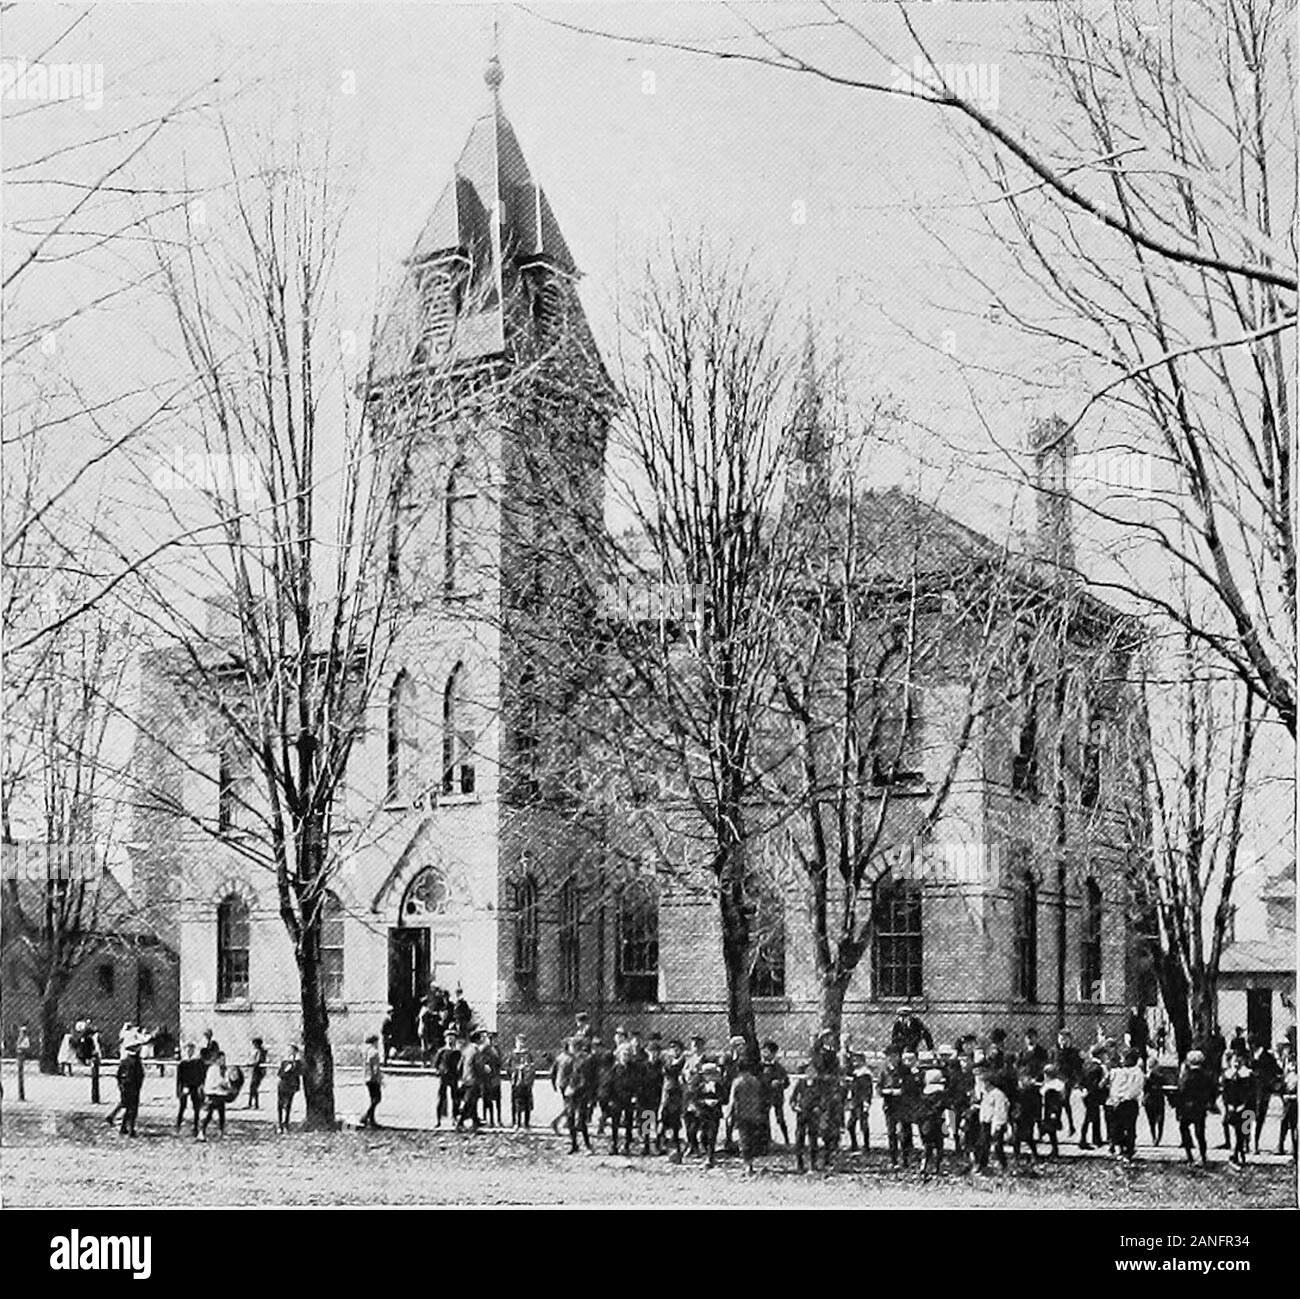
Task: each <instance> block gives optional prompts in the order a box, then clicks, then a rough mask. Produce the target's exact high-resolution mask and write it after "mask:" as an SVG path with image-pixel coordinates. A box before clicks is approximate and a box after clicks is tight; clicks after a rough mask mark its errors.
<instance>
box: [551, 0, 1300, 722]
mask: <svg viewBox="0 0 1300 1299" xmlns="http://www.w3.org/2000/svg"><path fill="white" fill-rule="evenodd" d="M726 12H727V14H728V15H729V16H730V18H731V19H732V21H733V24H734V29H733V30H731V31H728V32H726V33H725V34H723V35H721V36H719V37H717V38H715V39H706V38H697V39H687V38H682V39H672V38H663V37H637V36H624V35H617V34H614V33H610V32H607V31H598V30H595V29H593V28H590V27H584V26H582V25H580V24H576V23H573V22H571V21H568V20H565V19H558V18H555V17H554V16H546V15H541V14H538V15H536V16H537V17H538V18H539V19H541V20H542V21H546V22H550V23H553V24H555V25H558V26H562V27H565V28H569V29H572V30H578V31H581V32H584V33H586V34H589V35H593V36H598V37H601V38H604V39H613V40H620V41H630V42H632V43H634V44H642V45H648V46H655V47H660V48H667V49H674V50H680V51H684V52H688V53H693V54H697V55H700V56H703V57H709V58H719V59H726V60H727V61H729V62H732V63H741V64H751V65H754V66H756V67H760V68H765V69H771V70H775V71H780V72H783V73H786V74H789V75H790V76H792V77H803V78H813V79H816V80H819V81H823V82H826V83H829V84H833V85H837V86H841V87H845V88H849V89H854V90H860V91H862V92H864V93H867V94H880V95H890V96H896V97H899V96H901V97H906V98H911V99H915V100H919V101H923V102H926V103H931V104H933V105H935V107H936V109H938V110H941V111H943V112H945V113H949V114H952V115H953V118H954V120H955V121H958V122H960V123H962V124H964V125H965V126H967V127H969V128H970V135H969V139H970V140H971V142H972V147H973V148H974V149H975V150H976V152H977V156H979V157H980V158H981V159H982V160H983V162H984V165H985V166H986V168H987V171H988V173H989V175H990V176H991V177H992V179H993V180H994V187H993V189H992V190H991V194H990V197H991V202H990V203H989V204H988V205H987V206H988V210H989V217H988V219H989V221H990V223H991V224H993V225H995V227H997V228H998V229H1000V230H1001V231H1002V232H1003V235H1004V238H1005V242H1006V246H1007V248H1008V251H1009V252H1010V254H1011V256H1012V257H1013V259H1014V261H1015V263H1016V265H1017V266H1018V268H1019V270H1020V271H1021V272H1022V273H1023V275H1024V277H1025V278H1026V279H1027V280H1028V282H1029V283H1031V284H1033V285H1035V286H1037V287H1038V288H1039V289H1040V290H1041V291H1042V293H1043V295H1044V296H1045V299H1046V301H1047V303H1048V304H1049V305H1050V310H1047V311H1044V312H1043V313H1041V314H1040V315H1039V316H1037V317H1031V316H1030V314H1029V313H1027V312H1026V311H1025V310H1024V309H1023V308H1018V307H1017V304H1016V302H1015V300H1014V295H1013V294H1011V293H1010V292H1009V291H1005V290H1000V289H999V286H996V285H994V286H989V285H988V284H986V283H983V281H982V279H981V275H980V272H979V270H978V269H972V274H973V276H974V277H975V279H976V280H977V281H978V282H981V284H982V288H983V291H984V292H985V293H986V294H987V295H989V296H991V297H992V298H993V299H994V300H995V301H996V302H997V303H998V305H999V307H1000V309H1001V310H1003V311H1004V312H1006V313H1007V315H1008V317H1009V319H1011V320H1012V321H1013V322H1014V323H1017V324H1019V325H1021V326H1022V327H1025V328H1027V329H1030V330H1031V331H1032V332H1033V333H1034V334H1035V335H1037V336H1039V337H1044V338H1047V339H1048V340H1050V341H1052V342H1054V343H1057V344H1060V345H1062V346H1063V347H1067V348H1069V349H1071V350H1072V351H1073V352H1074V353H1075V354H1076V355H1078V356H1081V357H1083V358H1085V359H1087V360H1089V361H1090V362H1092V363H1093V364H1094V365H1095V366H1099V367H1102V368H1106V367H1109V370H1110V373H1109V376H1108V377H1107V378H1106V379H1105V380H1104V381H1098V383H1097V386H1096V388H1095V390H1094V391H1093V392H1092V394H1091V396H1090V398H1089V399H1088V401H1087V402H1086V403H1084V405H1083V407H1082V409H1081V410H1080V412H1079V414H1078V416H1077V417H1076V418H1075V419H1073V420H1071V421H1068V422H1067V425H1068V427H1070V428H1073V427H1074V425H1076V424H1078V423H1079V422H1080V420H1081V419H1082V418H1083V416H1084V415H1086V414H1088V413H1090V412H1092V410H1093V408H1094V407H1097V406H1099V405H1100V406H1109V407H1112V408H1114V409H1115V410H1116V411H1118V412H1119V413H1120V414H1121V415H1123V416H1124V417H1125V424H1126V436H1127V437H1135V438H1136V439H1138V442H1139V444H1142V443H1144V442H1145V440H1146V439H1147V437H1148V436H1149V435H1151V436H1153V437H1154V447H1155V454H1156V455H1157V456H1158V458H1159V460H1160V462H1161V463H1162V464H1163V465H1164V466H1166V467H1167V468H1168V470H1169V472H1170V473H1171V474H1172V476H1173V479H1174V481H1175V483H1176V489H1175V491H1174V492H1172V493H1169V494H1168V499H1166V500H1165V501H1164V505H1165V506H1166V507H1167V508H1166V509H1165V510H1163V511H1161V512H1160V514H1159V515H1158V517H1156V518H1154V519H1148V520H1142V521H1139V522H1137V523H1135V522H1134V521H1133V520H1132V519H1131V518H1127V517H1120V516H1118V515H1117V514H1116V513H1115V512H1114V511H1112V510H1111V509H1109V508H1108V507H1107V506H1105V505H1104V504H1093V505H1090V506H1089V509H1090V510H1091V511H1092V512H1093V513H1094V515H1095V516H1096V517H1097V518H1098V520H1099V521H1101V522H1103V523H1113V524H1117V525H1123V526H1126V527H1128V528H1130V529H1132V531H1131V532H1130V534H1129V535H1130V537H1134V538H1136V539H1137V540H1138V541H1139V542H1141V543H1146V551H1145V552H1144V554H1146V556H1147V558H1149V552H1150V550H1151V548H1154V550H1155V552H1156V554H1157V555H1163V556H1164V557H1165V559H1166V560H1167V561H1168V564H1169V565H1170V566H1172V567H1173V568H1174V569H1175V570H1179V569H1185V570H1187V571H1189V572H1192V573H1194V574H1195V575H1196V577H1197V579H1198V580H1199V581H1200V582H1201V583H1203V584H1204V588H1205V590H1206V591H1207V592H1208V593H1209V594H1210V595H1211V596H1212V597H1213V598H1212V599H1211V600H1208V601H1203V602H1202V601H1198V602H1197V603H1196V605H1195V607H1196V609H1197V614H1198V621H1197V622H1196V623H1195V624H1194V625H1190V626H1187V628H1186V629H1187V630H1188V631H1189V632H1190V633H1191V634H1192V635H1194V636H1195V637H1197V638H1198V639H1201V640H1203V641H1204V642H1205V644H1206V645H1207V646H1208V647H1209V648H1210V649H1211V651H1212V652H1213V653H1214V654H1215V655H1216V656H1217V657H1218V658H1219V659H1220V660H1221V661H1222V662H1223V663H1224V664H1226V665H1227V666H1228V667H1229V668H1230V670H1231V671H1233V672H1234V673H1236V674H1237V675H1238V676H1239V677H1240V679H1241V680H1242V681H1243V682H1244V683H1245V684H1246V686H1247V687H1248V688H1249V689H1250V690H1251V691H1252V692H1253V693H1254V694H1255V696H1256V698H1257V699H1258V700H1259V701H1260V702H1261V703H1263V704H1264V705H1265V706H1266V707H1267V708H1268V709H1269V711H1270V712H1271V713H1272V714H1273V715H1274V716H1275V717H1277V718H1278V719H1279V720H1280V721H1282V722H1283V724H1284V725H1285V726H1286V728H1287V730H1288V731H1289V732H1290V734H1291V735H1292V737H1294V735H1295V689H1296V687H1295V675H1294V661H1295V602H1294V589H1295V546H1294V531H1293V513H1294V506H1293V501H1292V495H1291V492H1292V488H1291V476H1292V472H1293V471H1292V465H1291V442H1292V439H1293V436H1294V434H1293V431H1292V415H1291V390H1292V387H1293V385H1294V378H1295V375H1294V366H1293V364H1292V358H1291V356H1290V354H1289V353H1288V351H1287V349H1286V348H1285V347H1284V343H1283V340H1284V338H1285V336H1286V335H1287V334H1292V335H1293V334H1294V329H1295V321H1296V304H1295V293H1296V288H1297V275H1296V253H1295V240H1294V216H1295V206H1294V204H1295V192H1296V174H1297V172H1296V150H1295V146H1294V141H1295V137H1296V119H1295V100H1294V96H1293V95H1292V94H1291V93H1290V84H1289V83H1290V70H1291V65H1292V63H1293V49H1292V29H1293V24H1292V23H1291V21H1290V19H1291V10H1290V6H1288V5H1287V4H1285V3H1280V2H1279V0H1231V2H1230V3H1228V4H1226V5H1220V4H1215V3H1211V2H1210V0H1198V2H1197V3H1194V4H1192V5H1190V6H1189V5H1184V4H1176V3H1169V4H1163V5H1160V6H1158V7H1156V8H1154V9H1152V8H1150V7H1148V6H1145V5H1140V4H1137V3H1134V2H1132V0H1123V2H1122V3H1119V4H1116V5H1113V6H1106V7H1104V8H1103V9H1099V10H1095V11H1094V10H1093V9H1091V8H1090V7H1089V6H1087V5H1085V4H1079V3H1071V4H1066V5H1056V6H1052V7H1051V8H1050V10H1048V11H1046V15H1047V16H1045V17H1044V16H1041V15H1037V14H1032V15H1030V17H1029V18H1028V20H1027V22H1028V31H1027V36H1028V39H1029V42H1030V45H1031V50H1032V51H1033V54H1036V55H1037V64H1035V61H1034V58H1033V56H1032V54H1031V58H1030V59H1029V61H1028V62H1027V63H1025V64H1024V66H1027V67H1031V68H1032V67H1034V66H1039V67H1041V68H1042V70H1043V73H1044V76H1043V86H1044V88H1045V89H1051V90H1054V91H1057V92H1059V95H1058V99H1059V101H1060V102H1062V103H1063V104H1065V105H1066V106H1068V110H1069V111H1068V112H1067V114H1066V115H1065V116H1064V117H1062V118H1060V120H1058V114H1056V113H1053V114H1049V115H1044V116H1042V117H1040V118H1038V119H1035V120H1033V121H1028V122H1024V123H1013V122H1011V121H1008V120H1007V119H1006V118H1005V117H1004V116H1003V115H1001V114H999V113H998V112H997V111H996V110H995V108H994V107H993V106H992V105H991V104H989V103H987V102H981V99H980V97H979V95H978V94H977V93H975V90H974V87H973V86H972V85H970V84H969V82H970V78H969V77H968V76H967V75H966V72H967V69H966V60H965V59H958V60H955V61H949V60H948V59H946V58H945V57H944V55H943V53H942V52H940V51H939V50H938V49H937V48H936V47H935V45H934V44H933V42H932V41H930V40H928V39H927V37H926V34H925V33H924V32H923V30H922V28H923V27H924V26H925V24H924V22H922V21H921V20H920V19H919V17H918V16H917V15H916V13H915V10H914V9H912V8H909V7H907V6H905V5H902V4H900V5H898V6H896V13H895V17H896V19H897V21H896V22H895V23H893V24H890V23H889V22H875V21H873V23H872V24H871V25H870V26H868V25H866V24H864V23H862V22H860V21H859V19H858V16H857V14H856V13H855V11H854V10H853V9H851V8H850V7H848V6H841V5H837V4H833V3H830V2H829V0H824V3H822V4H820V5H819V6H817V8H816V11H815V12H814V14H813V15H812V16H811V17H810V18H809V19H808V20H807V21H805V22H800V23H795V24H790V23H788V22H786V21H785V20H784V19H777V18H775V17H773V16H770V15H767V14H763V13H762V12H761V11H758V12H755V13H751V12H749V11H747V10H745V9H742V8H732V7H728V9H727V11H726ZM832 50H833V51H834V53H830V52H829V51H832ZM1017 57H1018V58H1021V57H1022V56H1021V55H1018V56H1017ZM977 197H979V198H980V199H983V198H984V197H985V195H983V194H980V195H978V196H977ZM966 261H967V263H969V258H967V259H966ZM968 269H971V268H969V266H968ZM1063 320H1064V322H1065V323H1064V324H1063V323H1062V321H1063ZM995 425H996V421H993V422H992V424H991V426H990V432H991V434H992V436H993V438H994V441H995V442H996V432H995ZM1153 570H1155V575H1154V576H1153V575H1152V574H1153ZM1114 585H1115V586H1116V587H1118V588H1119V589H1121V590H1123V591H1125V592H1126V593H1128V594H1130V595H1132V596H1134V597H1135V598H1137V599H1138V600H1140V601H1141V602H1142V603H1143V604H1144V605H1146V606H1147V607H1148V608H1149V609H1150V610H1151V611H1152V612H1153V613H1156V614H1158V615H1160V616H1163V617H1165V618H1170V619H1173V620H1174V621H1175V622H1177V621H1179V620H1180V619H1181V618H1183V617H1184V616H1185V615H1186V610H1185V609H1184V608H1183V606H1181V605H1180V604H1179V603H1178V602H1176V601H1173V602H1171V601H1170V600H1168V598H1167V591H1168V583H1167V581H1166V580H1165V575H1164V572H1163V571H1162V569H1161V566H1160V565H1150V564H1149V563H1147V564H1144V562H1143V556H1142V555H1136V556H1135V557H1134V558H1133V561H1132V563H1131V565H1130V566H1127V567H1126V570H1125V574H1124V576H1123V577H1122V578H1121V579H1120V580H1119V581H1118V582H1116V583H1115V584H1114Z"/></svg>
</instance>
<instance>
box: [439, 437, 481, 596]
mask: <svg viewBox="0 0 1300 1299" xmlns="http://www.w3.org/2000/svg"><path fill="white" fill-rule="evenodd" d="M476 496H477V493H476V492H475V490H474V485H473V483H471V482H470V479H469V475H468V473H467V471H466V468H465V464H464V461H462V460H458V461H457V462H456V464H455V465H454V466H453V467H452V471H451V473H450V474H448V475H447V487H446V491H445V493H444V494H443V536H442V591H443V595H444V596H446V597H448V598H450V597H452V596H455V595H461V594H464V588H465V578H466V576H467V574H466V571H465V570H466V568H467V565H468V559H469V536H470V525H471V514H472V512H473V503H474V500H475V497H476Z"/></svg>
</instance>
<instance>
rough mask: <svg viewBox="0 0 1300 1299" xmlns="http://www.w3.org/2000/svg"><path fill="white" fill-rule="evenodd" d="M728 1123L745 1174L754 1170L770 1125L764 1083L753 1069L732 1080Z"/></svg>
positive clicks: (742, 1070)
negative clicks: (738, 1147) (755, 1161)
mask: <svg viewBox="0 0 1300 1299" xmlns="http://www.w3.org/2000/svg"><path fill="white" fill-rule="evenodd" d="M727 1122H728V1125H729V1126H730V1127H731V1129H732V1131H733V1132H735V1134H736V1137H737V1140H738V1141H739V1142H740V1157H741V1159H743V1160H744V1162H745V1172H746V1173H752V1172H753V1171H754V1154H755V1152H756V1150H757V1148H758V1143H759V1140H760V1138H761V1136H762V1133H763V1130H764V1129H765V1127H766V1126H767V1108H766V1106H765V1105H764V1104H763V1082H762V1079H761V1078H759V1076H758V1074H757V1073H756V1072H754V1071H753V1070H751V1069H741V1070H740V1071H739V1072H738V1073H737V1074H736V1076H735V1078H734V1079H733V1080H732V1083H731V1094H730V1096H729V1097H728V1100H727Z"/></svg>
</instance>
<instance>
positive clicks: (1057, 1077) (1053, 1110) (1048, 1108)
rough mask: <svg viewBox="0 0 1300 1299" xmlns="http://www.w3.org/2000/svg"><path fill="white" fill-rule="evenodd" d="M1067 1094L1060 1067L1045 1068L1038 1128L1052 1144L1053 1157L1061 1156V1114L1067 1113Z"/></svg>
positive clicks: (1050, 1065)
mask: <svg viewBox="0 0 1300 1299" xmlns="http://www.w3.org/2000/svg"><path fill="white" fill-rule="evenodd" d="M1066 1095H1067V1092H1066V1089H1065V1080H1064V1079H1063V1078H1062V1077H1061V1071H1060V1069H1059V1068H1058V1066H1056V1065H1054V1064H1049V1065H1048V1066H1047V1067H1046V1068H1045V1069H1044V1070H1043V1117H1042V1118H1041V1119H1040V1120H1039V1124H1038V1130H1039V1132H1040V1133H1041V1134H1042V1135H1043V1136H1044V1137H1046V1138H1047V1141H1048V1143H1049V1144H1050V1145H1051V1148H1052V1149H1051V1154H1050V1156H1049V1158H1051V1159H1059V1158H1060V1157H1061V1143H1060V1132H1061V1116H1062V1115H1063V1114H1064V1113H1065V1098H1066Z"/></svg>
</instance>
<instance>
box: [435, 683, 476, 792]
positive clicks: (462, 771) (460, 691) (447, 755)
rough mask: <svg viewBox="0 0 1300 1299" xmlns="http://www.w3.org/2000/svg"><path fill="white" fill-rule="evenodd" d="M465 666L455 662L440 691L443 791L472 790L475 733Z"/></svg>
mask: <svg viewBox="0 0 1300 1299" xmlns="http://www.w3.org/2000/svg"><path fill="white" fill-rule="evenodd" d="M464 694H465V665H464V664H463V663H457V664H456V666H455V667H454V668H453V669H452V672H451V676H449V677H448V678H447V686H446V689H444V690H443V692H442V792H443V793H444V794H457V793H459V794H472V793H473V792H474V732H473V730H472V728H471V727H470V726H469V725H468V722H469V718H468V717H467V715H466V714H467V713H468V711H469V710H468V707H467V704H466V700H465V697H464Z"/></svg>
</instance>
